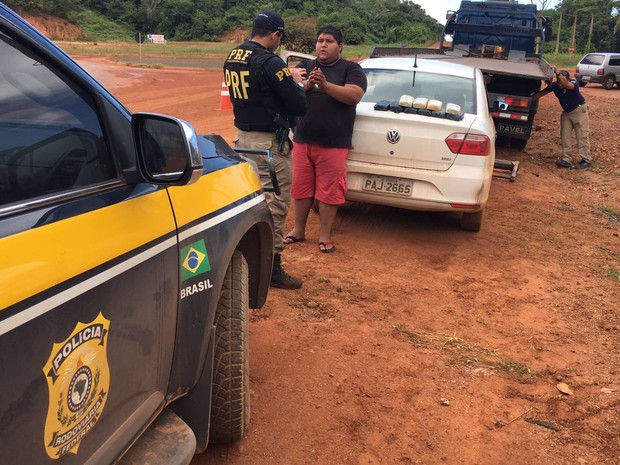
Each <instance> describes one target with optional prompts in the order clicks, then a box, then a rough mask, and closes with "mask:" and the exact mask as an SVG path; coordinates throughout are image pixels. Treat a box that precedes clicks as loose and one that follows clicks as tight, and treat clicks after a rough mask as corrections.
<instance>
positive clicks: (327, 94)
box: [284, 26, 367, 253]
mask: <svg viewBox="0 0 620 465" xmlns="http://www.w3.org/2000/svg"><path fill="white" fill-rule="evenodd" d="M342 47H343V37H342V32H341V31H340V30H339V29H338V28H336V27H333V26H323V27H321V28H320V29H319V30H318V34H317V40H316V56H317V58H316V59H315V60H305V61H302V62H301V63H300V64H299V65H298V66H297V67H298V68H301V75H302V76H306V77H307V79H306V80H305V81H304V90H305V91H306V94H307V96H308V112H307V113H306V115H305V116H304V117H303V118H301V119H300V120H299V121H298V123H297V126H296V127H295V135H294V138H293V140H294V141H295V145H294V147H293V186H292V188H291V194H292V196H293V198H294V199H295V226H294V228H293V230H292V231H291V232H289V233H288V235H287V236H286V237H285V238H284V243H285V244H287V243H292V242H297V241H301V240H304V239H305V233H306V222H307V219H308V213H309V212H310V208H312V205H313V204H314V201H315V200H316V202H317V204H318V210H319V222H320V227H319V250H321V252H323V253H330V252H333V251H334V250H336V247H335V246H334V244H333V242H332V238H331V232H332V226H333V224H334V220H335V218H336V213H337V212H338V205H341V204H342V203H344V195H345V193H346V191H347V172H346V161H347V157H348V155H349V149H350V148H351V138H352V136H353V123H354V122H355V106H356V105H357V103H358V102H359V101H360V100H361V99H362V97H363V95H364V92H366V84H367V83H366V75H365V74H364V71H363V70H362V68H361V67H360V65H359V64H358V63H356V62H353V61H348V60H345V59H344V58H342V56H341V53H342Z"/></svg>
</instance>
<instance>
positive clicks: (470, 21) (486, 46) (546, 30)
mask: <svg viewBox="0 0 620 465" xmlns="http://www.w3.org/2000/svg"><path fill="white" fill-rule="evenodd" d="M446 19H447V22H446V25H445V26H444V30H443V34H442V42H441V47H442V48H448V49H452V50H461V51H464V52H468V53H477V54H480V55H484V54H487V55H488V54H491V55H498V54H499V55H500V56H501V55H504V56H506V57H507V56H508V54H509V53H510V51H511V50H514V51H518V52H522V53H525V54H534V53H538V52H537V50H538V49H540V50H542V47H543V46H544V41H545V40H547V39H548V38H549V37H550V35H551V19H550V18H546V17H541V16H539V15H538V13H537V10H536V6H535V5H530V4H520V3H517V2H515V1H506V2H492V1H470V0H463V1H462V2H461V5H460V7H459V9H458V10H457V11H448V12H447V13H446ZM447 36H451V38H452V40H451V43H450V44H449V45H448V44H447V43H446V37H447Z"/></svg>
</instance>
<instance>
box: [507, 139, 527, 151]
mask: <svg viewBox="0 0 620 465" xmlns="http://www.w3.org/2000/svg"><path fill="white" fill-rule="evenodd" d="M526 145H527V139H515V138H510V146H511V147H512V148H513V149H517V150H523V149H524V148H525V146H526Z"/></svg>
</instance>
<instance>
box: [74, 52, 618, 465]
mask: <svg viewBox="0 0 620 465" xmlns="http://www.w3.org/2000/svg"><path fill="white" fill-rule="evenodd" d="M80 62H81V63H82V64H83V65H84V66H85V67H86V68H87V69H89V70H90V71H91V72H92V73H93V74H94V75H95V76H96V77H98V78H99V79H100V80H101V81H102V82H103V83H104V84H106V85H107V86H108V87H109V88H111V89H112V90H113V91H114V92H115V94H116V95H117V96H118V97H119V98H120V100H121V101H122V102H123V103H125V104H126V105H127V107H128V108H130V109H131V110H133V111H152V112H160V113H168V114H173V115H175V116H178V117H181V118H183V119H186V120H187V121H189V122H190V123H192V124H193V125H194V126H195V128H196V129H197V130H198V131H199V132H201V133H205V132H215V133H218V134H221V135H222V136H224V138H225V139H227V140H228V141H230V140H231V139H232V137H233V134H234V130H233V125H232V113H231V112H230V111H221V110H219V109H218V108H219V105H220V86H221V70H220V69H214V70H211V69H207V70H205V69H174V68H164V69H160V70H153V69H140V68H131V67H126V66H117V65H114V64H112V63H111V62H106V61H102V60H99V61H95V60H92V59H83V60H80ZM583 93H584V95H585V96H586V99H587V101H588V104H589V106H590V118H591V126H592V131H591V132H592V152H593V155H594V157H595V163H594V167H593V168H592V169H590V170H586V171H574V170H570V171H569V170H565V169H559V168H556V166H555V164H554V161H555V159H556V157H557V156H558V154H559V151H560V145H559V115H560V107H559V105H558V103H557V101H556V99H555V98H554V97H553V96H548V97H546V98H544V99H543V100H542V101H541V105H540V110H539V113H538V115H537V121H536V125H535V126H536V127H535V130H534V133H533V136H532V139H531V141H530V143H529V145H528V147H527V148H526V149H525V150H524V151H522V152H517V151H514V150H510V149H498V158H502V159H509V160H517V161H519V162H520V170H519V173H518V175H517V178H516V182H510V181H509V180H507V179H505V178H501V177H497V178H495V179H494V181H493V186H492V189H491V197H490V201H489V204H488V208H487V211H486V213H485V219H484V223H483V227H482V230H481V231H480V232H479V233H470V232H465V231H461V230H459V229H458V218H457V217H456V216H453V215H448V214H435V213H421V212H410V211H402V210H396V209H392V208H385V207H377V206H370V205H362V204H347V205H346V206H344V207H343V208H341V210H340V212H339V215H338V219H337V221H336V224H335V228H334V234H333V239H334V241H335V243H336V245H337V248H338V249H337V251H336V252H335V253H333V254H327V255H326V254H321V253H320V252H319V250H318V247H317V240H318V238H317V231H318V229H317V218H316V216H311V218H310V221H309V228H308V230H307V234H306V239H307V240H306V242H304V243H299V244H293V245H291V246H288V248H287V249H286V251H285V253H284V259H285V265H286V269H287V270H288V271H289V272H291V273H292V274H294V275H297V276H300V277H302V278H303V279H304V281H305V282H304V287H303V289H301V290H300V291H284V290H278V289H274V290H272V291H271V292H270V295H269V298H268V302H267V305H266V306H265V308H263V309H261V310H257V311H254V312H253V316H252V323H251V329H250V331H251V383H252V384H251V392H252V399H251V402H252V420H251V423H250V427H249V430H248V432H247V435H246V437H245V438H244V439H243V440H241V441H239V442H238V443H236V444H232V445H229V446H214V447H211V448H209V449H208V451H207V452H206V454H204V455H202V456H197V457H196V458H195V459H194V461H193V462H192V465H206V464H211V465H220V464H232V465H246V464H253V465H263V464H264V465H267V464H269V465H273V464H277V465H286V464H291V465H300V464H320V465H324V464H336V465H340V464H342V465H344V464H358V465H377V464H390V465H391V464H405V465H408V464H426V465H432V464H459V465H460V464H465V465H497V464H512V465H526V464H532V465H543V464H544V465H569V464H570V465H574V464H592V465H594V464H597V465H598V464H619V463H620V413H619V412H620V381H619V380H618V377H619V375H620V350H619V349H620V308H619V307H620V305H619V303H618V302H619V301H620V281H619V280H618V278H619V273H620V189H618V187H619V184H620V155H619V152H620V132H619V131H618V127H619V125H618V123H619V122H620V100H618V99H619V98H620V89H617V88H615V89H613V90H611V91H604V90H602V89H601V87H600V86H595V85H592V86H589V87H587V88H585V89H584V90H583ZM498 174H499V175H505V174H507V173H506V172H503V173H498ZM291 219H292V218H291V215H289V223H290V222H291V221H290V220H291ZM559 383H565V384H566V386H567V387H568V388H570V390H571V391H572V395H569V394H563V393H562V392H560V389H559V388H558V385H559ZM560 388H562V386H561V385H560ZM526 418H528V419H534V420H541V421H544V422H548V423H546V424H543V425H540V424H536V423H530V422H527V421H525V419H526ZM544 425H546V426H544ZM549 426H553V427H555V428H556V429H557V431H556V430H554V429H550V428H549Z"/></svg>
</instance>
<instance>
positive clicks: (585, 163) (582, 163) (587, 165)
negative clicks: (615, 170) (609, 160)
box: [575, 160, 592, 170]
mask: <svg viewBox="0 0 620 465" xmlns="http://www.w3.org/2000/svg"><path fill="white" fill-rule="evenodd" d="M590 166H592V162H591V161H586V160H581V161H580V162H579V163H577V164H576V165H575V169H577V170H582V169H584V168H590Z"/></svg>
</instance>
